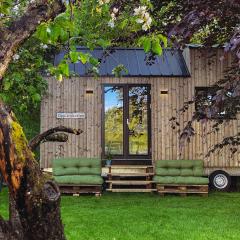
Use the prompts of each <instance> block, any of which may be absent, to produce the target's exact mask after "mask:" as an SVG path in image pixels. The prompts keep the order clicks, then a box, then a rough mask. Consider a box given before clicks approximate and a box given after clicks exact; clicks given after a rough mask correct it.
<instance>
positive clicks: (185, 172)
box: [179, 168, 193, 176]
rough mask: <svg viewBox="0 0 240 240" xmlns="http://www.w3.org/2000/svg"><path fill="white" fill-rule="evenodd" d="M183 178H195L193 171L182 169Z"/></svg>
mask: <svg viewBox="0 0 240 240" xmlns="http://www.w3.org/2000/svg"><path fill="white" fill-rule="evenodd" d="M179 175H181V176H193V169H192V168H182V169H181V174H179Z"/></svg>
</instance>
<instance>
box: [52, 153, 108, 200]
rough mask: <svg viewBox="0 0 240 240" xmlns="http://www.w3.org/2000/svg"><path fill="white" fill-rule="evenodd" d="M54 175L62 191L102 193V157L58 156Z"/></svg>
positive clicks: (54, 166) (98, 194)
mask: <svg viewBox="0 0 240 240" xmlns="http://www.w3.org/2000/svg"><path fill="white" fill-rule="evenodd" d="M53 177H54V179H55V181H56V182H57V184H58V186H59V188H60V191H61V193H70V194H81V193H94V194H95V195H96V196H100V195H101V193H102V184H103V179H102V177H101V159H99V158H58V159H54V160H53Z"/></svg>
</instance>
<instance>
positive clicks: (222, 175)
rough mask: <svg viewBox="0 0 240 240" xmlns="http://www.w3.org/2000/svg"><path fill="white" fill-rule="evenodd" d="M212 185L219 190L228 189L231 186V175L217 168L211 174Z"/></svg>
mask: <svg viewBox="0 0 240 240" xmlns="http://www.w3.org/2000/svg"><path fill="white" fill-rule="evenodd" d="M209 181H210V186H211V187H212V188H213V189H215V190H219V191H228V190H229V188H230V186H231V177H230V175H229V174H228V173H226V172H224V171H222V170H217V171H215V172H213V173H211V174H210V176H209Z"/></svg>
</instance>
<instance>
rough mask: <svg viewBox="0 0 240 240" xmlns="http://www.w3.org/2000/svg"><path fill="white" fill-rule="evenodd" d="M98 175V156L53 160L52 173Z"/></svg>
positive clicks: (99, 169)
mask: <svg viewBox="0 0 240 240" xmlns="http://www.w3.org/2000/svg"><path fill="white" fill-rule="evenodd" d="M78 174H81V175H92V174H93V175H100V174H101V159H99V158H58V159H54V160H53V175H54V176H63V175H78Z"/></svg>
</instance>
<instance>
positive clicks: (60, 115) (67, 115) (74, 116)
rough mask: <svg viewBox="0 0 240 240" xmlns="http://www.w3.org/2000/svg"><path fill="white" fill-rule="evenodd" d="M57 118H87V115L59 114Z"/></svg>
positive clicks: (79, 113) (81, 113) (77, 113)
mask: <svg viewBox="0 0 240 240" xmlns="http://www.w3.org/2000/svg"><path fill="white" fill-rule="evenodd" d="M57 118H86V114H85V113H83V112H76V113H63V112H62V113H57Z"/></svg>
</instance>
